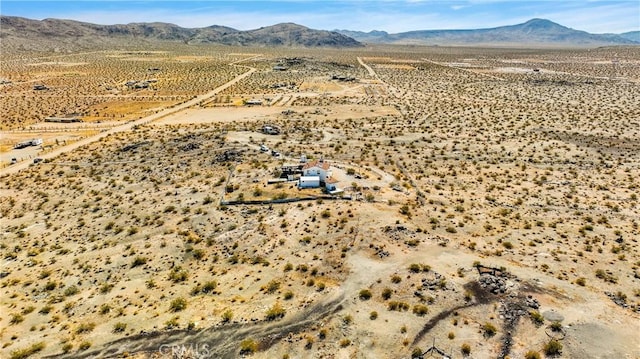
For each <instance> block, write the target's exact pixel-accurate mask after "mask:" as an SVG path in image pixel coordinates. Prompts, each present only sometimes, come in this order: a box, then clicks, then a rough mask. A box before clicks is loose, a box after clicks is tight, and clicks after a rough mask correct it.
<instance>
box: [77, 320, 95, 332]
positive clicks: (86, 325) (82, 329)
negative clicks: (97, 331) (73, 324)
mask: <svg viewBox="0 0 640 359" xmlns="http://www.w3.org/2000/svg"><path fill="white" fill-rule="evenodd" d="M95 327H96V323H93V322H92V323H82V324H80V326H78V327H77V328H76V334H82V333H88V332H90V331H92V330H93V329H94V328H95Z"/></svg>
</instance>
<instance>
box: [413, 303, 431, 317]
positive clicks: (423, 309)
mask: <svg viewBox="0 0 640 359" xmlns="http://www.w3.org/2000/svg"><path fill="white" fill-rule="evenodd" d="M427 313H429V307H427V306H426V305H424V304H416V305H414V306H413V314H415V315H417V316H419V317H422V316H424V315H426V314H427Z"/></svg>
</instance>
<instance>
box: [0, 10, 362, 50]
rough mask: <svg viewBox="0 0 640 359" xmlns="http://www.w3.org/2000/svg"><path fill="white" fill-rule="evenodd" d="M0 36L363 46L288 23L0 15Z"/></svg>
mask: <svg viewBox="0 0 640 359" xmlns="http://www.w3.org/2000/svg"><path fill="white" fill-rule="evenodd" d="M0 40H1V41H2V47H3V49H8V48H18V49H24V50H51V49H58V50H70V49H78V48H84V49H88V48H96V47H107V46H122V45H131V46H136V45H142V44H144V43H145V42H154V41H173V42H182V43H185V44H223V45H235V46H292V47H360V46H363V45H362V44H361V43H359V42H358V41H356V40H354V39H352V38H350V37H348V36H345V35H342V34H339V33H337V32H333V31H324V30H313V29H309V28H307V27H304V26H301V25H296V24H292V23H284V24H277V25H273V26H267V27H261V28H259V29H255V30H248V31H240V30H236V29H233V28H230V27H225V26H217V25H214V26H209V27H203V28H183V27H180V26H177V25H174V24H167V23H160V22H153V23H131V24H126V25H96V24H90V23H86V22H79V21H73V20H59V19H45V20H41V21H40V20H31V19H26V18H22V17H15V16H0Z"/></svg>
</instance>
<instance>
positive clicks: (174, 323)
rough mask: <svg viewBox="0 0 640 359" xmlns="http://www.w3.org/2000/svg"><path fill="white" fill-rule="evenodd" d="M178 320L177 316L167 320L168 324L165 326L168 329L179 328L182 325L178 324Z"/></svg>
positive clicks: (165, 323)
mask: <svg viewBox="0 0 640 359" xmlns="http://www.w3.org/2000/svg"><path fill="white" fill-rule="evenodd" d="M178 318H179V317H177V316H175V317H173V318H171V319H169V320H167V321H166V322H164V326H165V328H166V329H173V328H177V327H178V326H179V325H180V323H178Z"/></svg>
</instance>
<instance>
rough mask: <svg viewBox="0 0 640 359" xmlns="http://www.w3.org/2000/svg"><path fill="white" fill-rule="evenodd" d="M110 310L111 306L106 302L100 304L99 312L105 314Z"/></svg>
mask: <svg viewBox="0 0 640 359" xmlns="http://www.w3.org/2000/svg"><path fill="white" fill-rule="evenodd" d="M110 311H111V306H110V305H109V304H107V303H105V304H103V305H101V306H100V311H99V312H100V314H103V315H104V314H107V313H109V312H110Z"/></svg>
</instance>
